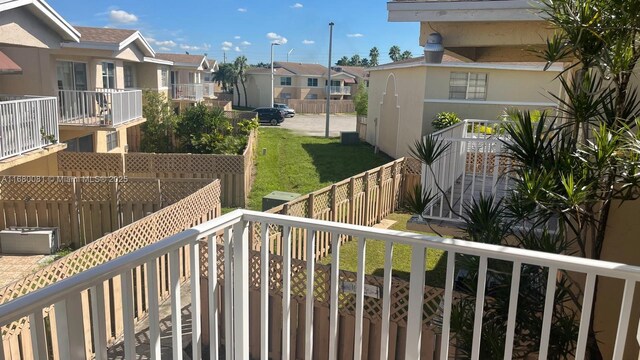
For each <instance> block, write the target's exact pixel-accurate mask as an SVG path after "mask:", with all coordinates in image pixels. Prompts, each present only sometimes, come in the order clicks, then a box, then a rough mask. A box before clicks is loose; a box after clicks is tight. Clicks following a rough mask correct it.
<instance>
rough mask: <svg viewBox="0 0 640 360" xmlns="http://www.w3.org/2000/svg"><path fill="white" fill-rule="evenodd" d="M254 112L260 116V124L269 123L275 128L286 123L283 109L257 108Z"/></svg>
mask: <svg viewBox="0 0 640 360" xmlns="http://www.w3.org/2000/svg"><path fill="white" fill-rule="evenodd" d="M253 111H254V112H256V113H257V114H258V121H259V122H260V123H267V124H271V125H273V126H275V125H278V124H280V123H282V122H283V121H284V117H285V112H284V111H283V110H281V109H276V108H257V109H255V110H253Z"/></svg>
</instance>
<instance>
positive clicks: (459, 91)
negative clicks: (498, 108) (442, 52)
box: [449, 72, 487, 100]
mask: <svg viewBox="0 0 640 360" xmlns="http://www.w3.org/2000/svg"><path fill="white" fill-rule="evenodd" d="M486 98H487V74H486V73H460V72H452V73H451V77H450V78H449V99H462V100H485V99H486Z"/></svg>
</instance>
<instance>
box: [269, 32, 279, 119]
mask: <svg viewBox="0 0 640 360" xmlns="http://www.w3.org/2000/svg"><path fill="white" fill-rule="evenodd" d="M278 45H280V43H277V42H272V43H271V100H270V102H271V107H273V47H274V46H278Z"/></svg>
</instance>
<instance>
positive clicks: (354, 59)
mask: <svg viewBox="0 0 640 360" xmlns="http://www.w3.org/2000/svg"><path fill="white" fill-rule="evenodd" d="M361 63H362V60H361V59H360V55H358V54H355V55H353V56H352V57H351V59H349V65H350V66H360V64H361Z"/></svg>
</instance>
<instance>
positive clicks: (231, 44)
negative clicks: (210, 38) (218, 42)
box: [222, 41, 233, 47]
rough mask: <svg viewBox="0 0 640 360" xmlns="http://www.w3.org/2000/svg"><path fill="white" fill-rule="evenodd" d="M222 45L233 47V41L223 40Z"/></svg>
mask: <svg viewBox="0 0 640 360" xmlns="http://www.w3.org/2000/svg"><path fill="white" fill-rule="evenodd" d="M222 46H224V47H232V46H233V43H232V42H231V41H223V42H222Z"/></svg>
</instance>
